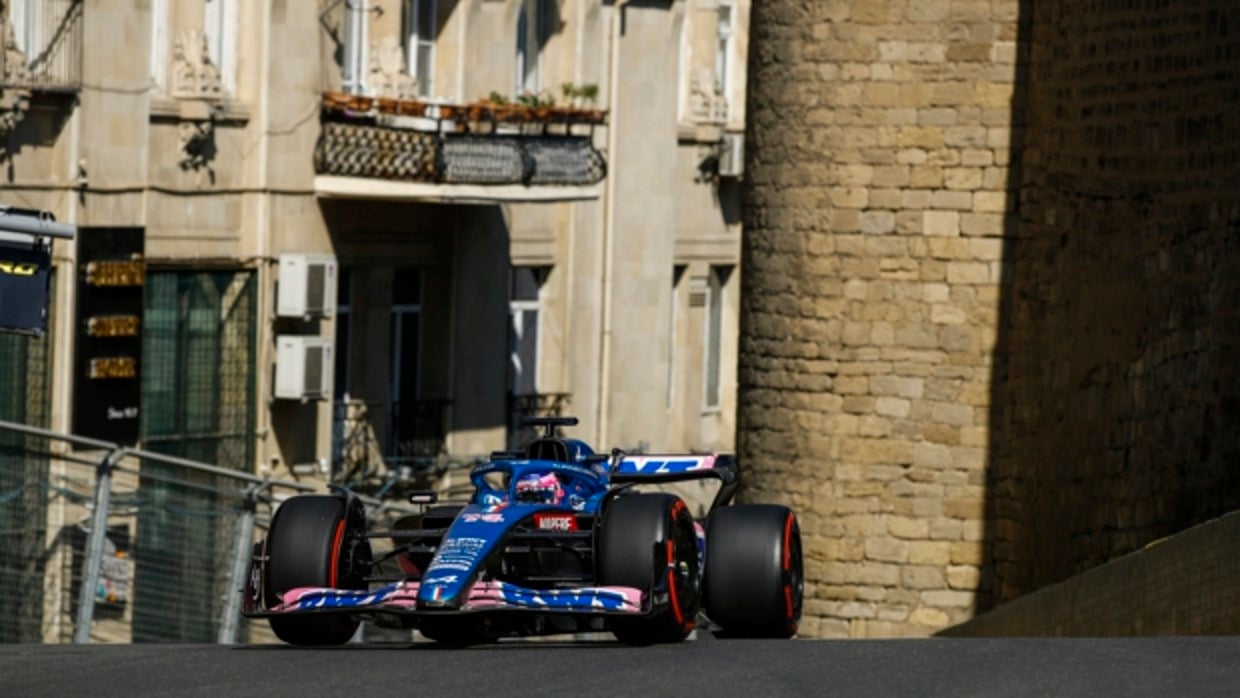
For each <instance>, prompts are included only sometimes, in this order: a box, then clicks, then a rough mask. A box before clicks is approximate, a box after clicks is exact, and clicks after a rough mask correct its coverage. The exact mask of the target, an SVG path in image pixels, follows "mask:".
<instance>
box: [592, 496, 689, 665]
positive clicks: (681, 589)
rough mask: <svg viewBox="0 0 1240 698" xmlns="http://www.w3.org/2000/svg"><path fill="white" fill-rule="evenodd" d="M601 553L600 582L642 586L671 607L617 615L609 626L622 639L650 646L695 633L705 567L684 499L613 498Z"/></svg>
mask: <svg viewBox="0 0 1240 698" xmlns="http://www.w3.org/2000/svg"><path fill="white" fill-rule="evenodd" d="M596 555H597V556H598V557H597V560H598V562H597V564H598V580H599V583H600V584H602V585H604V586H613V585H614V586H627V587H636V588H638V589H641V590H642V591H643V592H645V593H646V595H647V597H648V598H656V599H661V598H662V597H664V596H666V608H663V609H662V610H660V611H657V612H656V613H655V614H654V615H651V616H643V617H635V618H615V619H613V620H612V621H611V623H610V624H609V627H610V629H611V631H612V632H613V633H614V634H615V635H616V638H617V639H619V640H620V641H621V642H623V643H625V644H630V645H649V644H653V643H656V642H680V641H681V640H683V639H685V637H687V636H688V635H689V633H690V632H691V631H692V630H693V628H694V627H695V626H696V623H697V612H698V607H699V606H700V603H701V566H700V563H699V562H698V548H697V533H696V531H695V529H694V526H693V516H692V515H691V514H690V513H689V508H688V507H687V506H685V503H684V502H683V501H682V500H681V499H680V498H679V497H676V496H675V495H670V494H629V495H621V496H620V497H618V498H616V499H614V500H612V501H611V502H610V503H609V504H608V505H607V508H606V509H605V510H604V513H603V521H602V525H601V528H600V530H599V534H598V549H597V553H596ZM660 604H662V601H660Z"/></svg>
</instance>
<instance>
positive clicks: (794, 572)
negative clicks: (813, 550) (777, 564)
mask: <svg viewBox="0 0 1240 698" xmlns="http://www.w3.org/2000/svg"><path fill="white" fill-rule="evenodd" d="M782 562H783V565H782V567H783V578H784V588H783V592H784V612H785V617H786V619H787V621H788V627H789V630H790V631H791V632H793V633H795V632H796V629H797V621H799V620H800V618H801V605H802V603H803V597H804V591H805V581H804V577H803V574H802V569H801V564H802V562H801V535H800V527H799V526H798V525H797V522H796V517H795V516H793V515H792V514H789V515H788V518H787V519H786V520H785V522H784V554H783V560H782Z"/></svg>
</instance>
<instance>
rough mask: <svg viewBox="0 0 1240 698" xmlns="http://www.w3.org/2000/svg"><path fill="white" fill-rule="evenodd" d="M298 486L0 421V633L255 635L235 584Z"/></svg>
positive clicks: (261, 635) (63, 638)
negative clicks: (273, 517)
mask: <svg viewBox="0 0 1240 698" xmlns="http://www.w3.org/2000/svg"><path fill="white" fill-rule="evenodd" d="M312 489H317V488H314V487H311V486H309V485H305V484H300V483H294V482H286V481H279V480H270V479H262V478H258V477H256V476H253V475H250V474H248V473H243V472H238V471H235V470H228V469H225V468H220V467H217V466H213V465H209V464H205V463H198V462H194V461H189V460H185V459H181V458H175V457H171V456H166V455H162V454H157V453H150V452H147V451H142V450H138V449H129V448H125V447H121V446H118V445H117V444H112V443H108V442H104V441H98V440H94V439H88V438H84V437H78V436H71V435H64V434H58V433H55V432H50V431H46V430H43V429H38V428H34V427H28V426H25V425H22V424H17V423H14V422H6V421H0V589H3V590H4V593H2V594H0V642H44V643H68V642H73V643H91V642H101V643H102V642H112V643H125V642H206V643H211V642H218V643H247V642H263V641H269V640H271V639H272V638H271V635H270V633H269V631H268V629H267V627H266V623H255V624H253V625H251V624H250V623H249V622H247V621H246V620H245V619H244V618H242V617H241V613H240V610H241V593H240V590H241V589H242V587H243V586H244V585H245V576H246V574H247V571H248V564H249V559H250V556H251V553H252V550H253V545H254V542H255V541H256V540H261V538H262V537H263V529H264V528H265V527H266V526H267V524H268V523H269V522H270V519H271V514H272V512H273V510H274V508H275V506H278V504H279V502H280V501H283V500H284V499H286V498H287V497H289V496H291V495H293V494H296V493H298V492H299V491H308V490H312ZM368 503H369V504H370V505H371V507H370V512H369V513H370V514H371V515H372V516H375V517H388V516H393V515H398V514H400V513H403V512H404V511H406V510H407V509H405V508H403V507H401V506H400V505H395V506H393V505H391V504H386V505H382V506H380V505H379V504H378V503H377V502H373V501H371V502H368Z"/></svg>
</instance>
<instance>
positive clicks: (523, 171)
mask: <svg viewBox="0 0 1240 698" xmlns="http://www.w3.org/2000/svg"><path fill="white" fill-rule="evenodd" d="M604 118H605V113H604V112H601V111H598V110H590V109H575V108H563V107H561V108H558V109H557V108H554V107H541V108H533V107H523V106H520V105H496V104H489V103H475V104H470V105H454V104H432V103H424V102H419V101H416V100H395V99H382V98H378V99H376V98H372V97H366V96H361V95H346V94H340V93H329V94H327V95H325V97H324V112H323V131H322V135H321V136H320V138H319V141H318V144H317V145H316V147H315V153H314V167H315V172H316V173H317V174H320V175H335V176H343V177H362V178H376V179H387V180H399V181H407V182H425V183H434V184H467V185H523V186H527V187H555V186H584V185H592V184H596V183H598V182H599V181H601V180H602V179H603V178H604V177H605V176H606V174H607V163H606V160H605V159H604V157H603V154H602V153H601V152H599V150H598V149H596V148H595V147H594V145H593V139H592V131H593V127H594V126H596V125H599V124H602V123H603V121H604Z"/></svg>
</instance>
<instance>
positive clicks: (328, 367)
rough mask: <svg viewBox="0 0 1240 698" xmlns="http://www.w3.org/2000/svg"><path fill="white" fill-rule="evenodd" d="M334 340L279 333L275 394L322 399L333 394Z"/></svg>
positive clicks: (304, 398)
mask: <svg viewBox="0 0 1240 698" xmlns="http://www.w3.org/2000/svg"><path fill="white" fill-rule="evenodd" d="M334 370H335V363H334V362H333V361H332V340H330V339H328V338H326V337H314V336H307V335H287V334H282V335H279V336H277V337H276V386H275V397H276V398H277V399H280V400H322V399H326V398H329V397H331V393H332V372H333V371H334Z"/></svg>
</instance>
